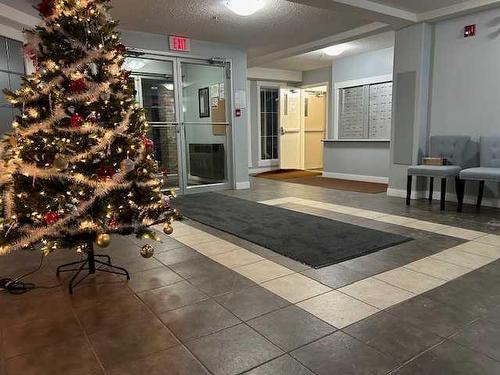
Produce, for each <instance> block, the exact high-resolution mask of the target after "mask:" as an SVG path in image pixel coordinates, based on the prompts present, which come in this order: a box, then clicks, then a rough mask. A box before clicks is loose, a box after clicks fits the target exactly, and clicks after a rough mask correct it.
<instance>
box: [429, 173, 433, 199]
mask: <svg viewBox="0 0 500 375" xmlns="http://www.w3.org/2000/svg"><path fill="white" fill-rule="evenodd" d="M433 196H434V177H431V178H430V182H429V203H432V198H433Z"/></svg>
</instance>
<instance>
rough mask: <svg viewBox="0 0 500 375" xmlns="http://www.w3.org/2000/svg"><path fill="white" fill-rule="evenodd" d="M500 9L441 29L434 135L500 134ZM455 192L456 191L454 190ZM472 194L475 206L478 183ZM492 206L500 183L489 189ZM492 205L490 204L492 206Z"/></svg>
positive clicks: (437, 34) (437, 29)
mask: <svg viewBox="0 0 500 375" xmlns="http://www.w3.org/2000/svg"><path fill="white" fill-rule="evenodd" d="M499 20H500V9H493V10H490V11H486V12H480V13H476V14H472V15H467V16H463V17H459V18H456V19H452V20H448V21H443V22H440V23H438V24H436V26H435V40H434V60H433V63H434V66H433V72H432V77H433V81H432V102H431V111H430V134H431V135H434V134H435V135H453V134H460V135H462V134H463V135H469V136H471V137H472V139H473V140H474V141H477V140H478V139H479V137H480V136H489V135H500V105H499V93H500V74H498V67H499V66H500V23H499V22H500V21H499ZM470 24H476V25H477V34H476V36H475V37H471V38H464V37H463V27H464V25H470ZM453 190H454V189H453ZM466 194H467V195H468V196H469V197H470V198H469V199H468V200H469V201H470V202H472V201H473V199H474V196H475V195H476V194H477V183H474V182H469V183H468V189H467V191H466ZM485 197H486V203H487V204H496V205H497V206H499V205H500V203H499V202H498V201H496V202H493V201H492V198H493V199H497V200H498V199H499V198H500V186H499V184H498V183H488V184H486V191H485ZM488 201H489V202H488Z"/></svg>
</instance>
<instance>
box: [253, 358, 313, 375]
mask: <svg viewBox="0 0 500 375" xmlns="http://www.w3.org/2000/svg"><path fill="white" fill-rule="evenodd" d="M245 374H246V375H314V374H313V373H312V372H311V371H309V370H308V369H307V368H305V367H304V366H302V365H301V364H300V363H299V362H297V361H296V360H295V359H293V358H292V357H290V356H289V355H284V356H282V357H279V358H276V359H273V360H272V361H271V362H268V363H265V364H263V365H262V366H259V367H257V368H255V369H253V370H251V371H249V372H246V373H245Z"/></svg>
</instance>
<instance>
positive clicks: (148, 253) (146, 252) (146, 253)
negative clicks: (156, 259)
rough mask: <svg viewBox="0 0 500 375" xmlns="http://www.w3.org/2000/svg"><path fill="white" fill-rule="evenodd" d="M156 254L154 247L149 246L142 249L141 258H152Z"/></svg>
mask: <svg viewBox="0 0 500 375" xmlns="http://www.w3.org/2000/svg"><path fill="white" fill-rule="evenodd" d="M154 253H155V249H154V248H153V246H151V245H149V244H147V245H144V246H143V247H142V249H141V256H142V257H143V258H151V257H152V256H153V255H154Z"/></svg>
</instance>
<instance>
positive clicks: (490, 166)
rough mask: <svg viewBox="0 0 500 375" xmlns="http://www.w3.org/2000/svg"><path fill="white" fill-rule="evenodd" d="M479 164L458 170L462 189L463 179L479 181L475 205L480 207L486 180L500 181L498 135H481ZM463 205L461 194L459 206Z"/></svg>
mask: <svg viewBox="0 0 500 375" xmlns="http://www.w3.org/2000/svg"><path fill="white" fill-rule="evenodd" d="M480 152H481V156H480V166H479V167H476V168H468V169H464V170H462V171H461V172H460V179H461V180H462V181H463V182H462V184H463V187H462V189H463V190H464V189H465V181H467V180H469V181H479V193H478V196H477V207H478V208H479V207H481V203H482V201H483V194H484V184H485V182H486V181H493V182H500V136H497V137H481V141H480ZM462 207H463V196H462V199H461V200H460V201H459V208H460V209H462Z"/></svg>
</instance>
